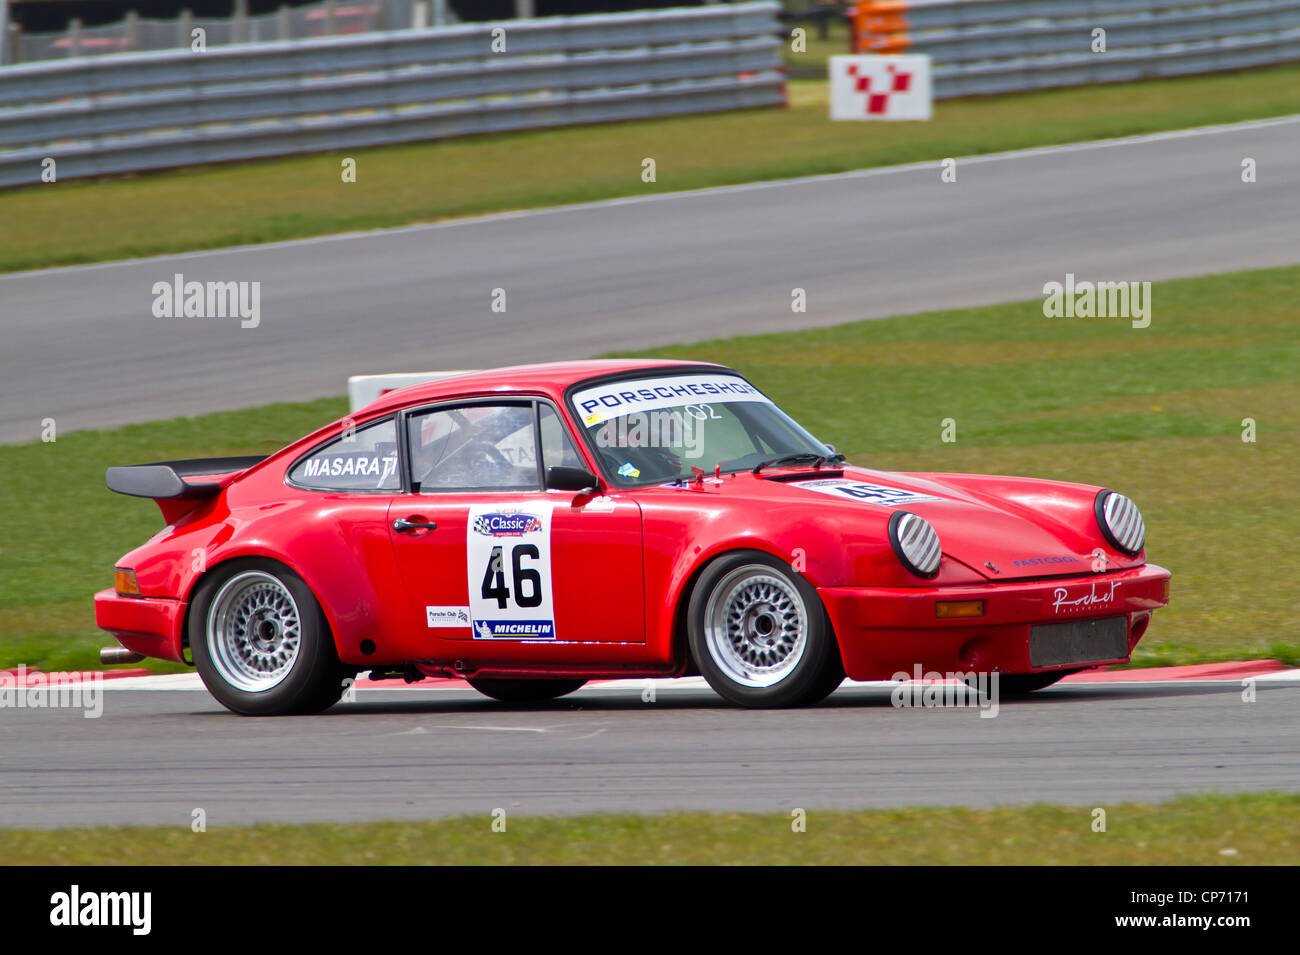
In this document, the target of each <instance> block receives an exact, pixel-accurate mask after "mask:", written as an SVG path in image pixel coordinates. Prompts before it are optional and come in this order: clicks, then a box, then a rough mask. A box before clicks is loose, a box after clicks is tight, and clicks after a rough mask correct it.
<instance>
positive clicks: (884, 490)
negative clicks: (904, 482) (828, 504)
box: [790, 478, 943, 507]
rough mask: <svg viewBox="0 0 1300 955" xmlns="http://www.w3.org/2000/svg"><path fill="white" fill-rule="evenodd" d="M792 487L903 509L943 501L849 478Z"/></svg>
mask: <svg viewBox="0 0 1300 955" xmlns="http://www.w3.org/2000/svg"><path fill="white" fill-rule="evenodd" d="M790 486H791V487H801V488H804V489H805V490H808V491H817V492H818V493H819V494H829V495H831V496H832V497H846V498H849V499H850V500H854V501H861V502H862V503H863V504H878V505H880V506H881V507H902V506H903V505H904V504H916V503H918V502H920V501H941V500H943V498H941V497H935V496H934V495H932V494H918V493H917V492H916V491H908V490H906V489H904V488H899V487H885V486H884V485H882V484H868V483H867V482H865V481H853V480H850V479H849V478H820V479H818V480H813V481H792V482H790Z"/></svg>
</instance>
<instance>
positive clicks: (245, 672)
mask: <svg viewBox="0 0 1300 955" xmlns="http://www.w3.org/2000/svg"><path fill="white" fill-rule="evenodd" d="M188 635H189V642H190V653H191V654H192V655H193V657H194V666H195V669H197V670H198V672H199V676H200V677H201V678H202V679H203V685H204V686H206V687H207V688H208V692H209V693H211V694H212V695H213V696H214V697H215V698H216V700H217V702H219V703H220V704H221V705H222V706H224V707H226V709H228V710H231V711H233V712H235V713H239V714H241V715H243V716H286V715H290V714H305V713H319V712H321V711H323V710H327V709H329V708H330V707H331V706H333V705H334V704H335V703H337V702H338V701H339V698H340V697H341V696H342V695H343V691H344V688H345V687H344V678H345V677H346V676H348V675H349V674H350V673H351V671H350V670H349V669H348V668H345V667H344V666H343V665H342V664H340V663H339V659H338V654H337V653H336V652H335V649H334V638H333V635H332V634H331V633H330V627H329V622H328V621H327V620H326V619H325V612H324V611H323V610H322V609H321V606H320V602H319V601H318V600H317V599H316V596H315V595H314V594H313V593H312V592H311V588H310V587H308V586H307V585H306V583H304V582H303V580H302V578H301V577H299V576H298V575H297V574H295V573H294V572H293V571H292V570H290V569H289V568H288V567H285V566H284V565H283V564H281V563H279V562H277V561H273V560H265V559H261V558H245V559H240V560H234V561H231V562H230V563H228V564H222V565H221V566H220V567H218V568H216V570H214V572H213V573H212V574H210V575H209V576H208V577H207V578H205V579H204V580H203V581H202V582H201V583H200V584H199V586H198V588H197V590H196V591H195V593H194V597H193V600H192V602H191V606H190V615H189V624H188Z"/></svg>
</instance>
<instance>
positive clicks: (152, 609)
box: [95, 590, 186, 662]
mask: <svg viewBox="0 0 1300 955" xmlns="http://www.w3.org/2000/svg"><path fill="white" fill-rule="evenodd" d="M185 607H186V604H185V601H183V600H166V599H162V598H158V597H122V596H119V595H118V594H117V592H116V591H114V590H101V591H100V592H99V593H97V594H95V624H96V625H97V626H98V627H99V628H100V629H102V630H107V631H108V632H109V633H111V634H112V635H113V636H115V637H117V640H118V642H119V643H120V644H122V646H124V647H126V648H127V649H128V650H134V651H136V652H137V653H143V654H144V655H145V656H147V657H158V658H159V659H162V660H180V661H181V662H184V660H183V659H182V657H181V628H182V627H184V626H185Z"/></svg>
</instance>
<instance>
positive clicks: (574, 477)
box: [546, 467, 600, 491]
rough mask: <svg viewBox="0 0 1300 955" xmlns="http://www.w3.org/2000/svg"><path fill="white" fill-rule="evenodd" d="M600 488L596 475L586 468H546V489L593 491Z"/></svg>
mask: <svg viewBox="0 0 1300 955" xmlns="http://www.w3.org/2000/svg"><path fill="white" fill-rule="evenodd" d="M599 488H600V481H599V480H598V479H597V478H596V475H594V474H592V473H591V472H590V471H588V470H587V469H586V468H560V467H556V468H547V469H546V490H548V491H595V490H598V489H599Z"/></svg>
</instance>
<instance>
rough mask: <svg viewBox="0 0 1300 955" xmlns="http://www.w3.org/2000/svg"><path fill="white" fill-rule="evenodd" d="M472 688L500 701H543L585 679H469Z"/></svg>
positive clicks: (562, 694) (559, 694) (563, 692)
mask: <svg viewBox="0 0 1300 955" xmlns="http://www.w3.org/2000/svg"><path fill="white" fill-rule="evenodd" d="M466 682H468V683H469V685H470V686H472V687H473V688H474V689H476V690H478V691H479V692H480V693H482V694H483V695H484V696H490V697H492V699H494V700H500V701H501V702H502V703H545V702H546V701H547V700H554V699H556V698H557V697H561V696H564V695H565V694H566V693H572V692H573V691H574V690H576V689H579V688H580V687H582V686H583V685H584V684H586V682H587V681H586V680H477V679H469V680H467V681H466Z"/></svg>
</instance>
